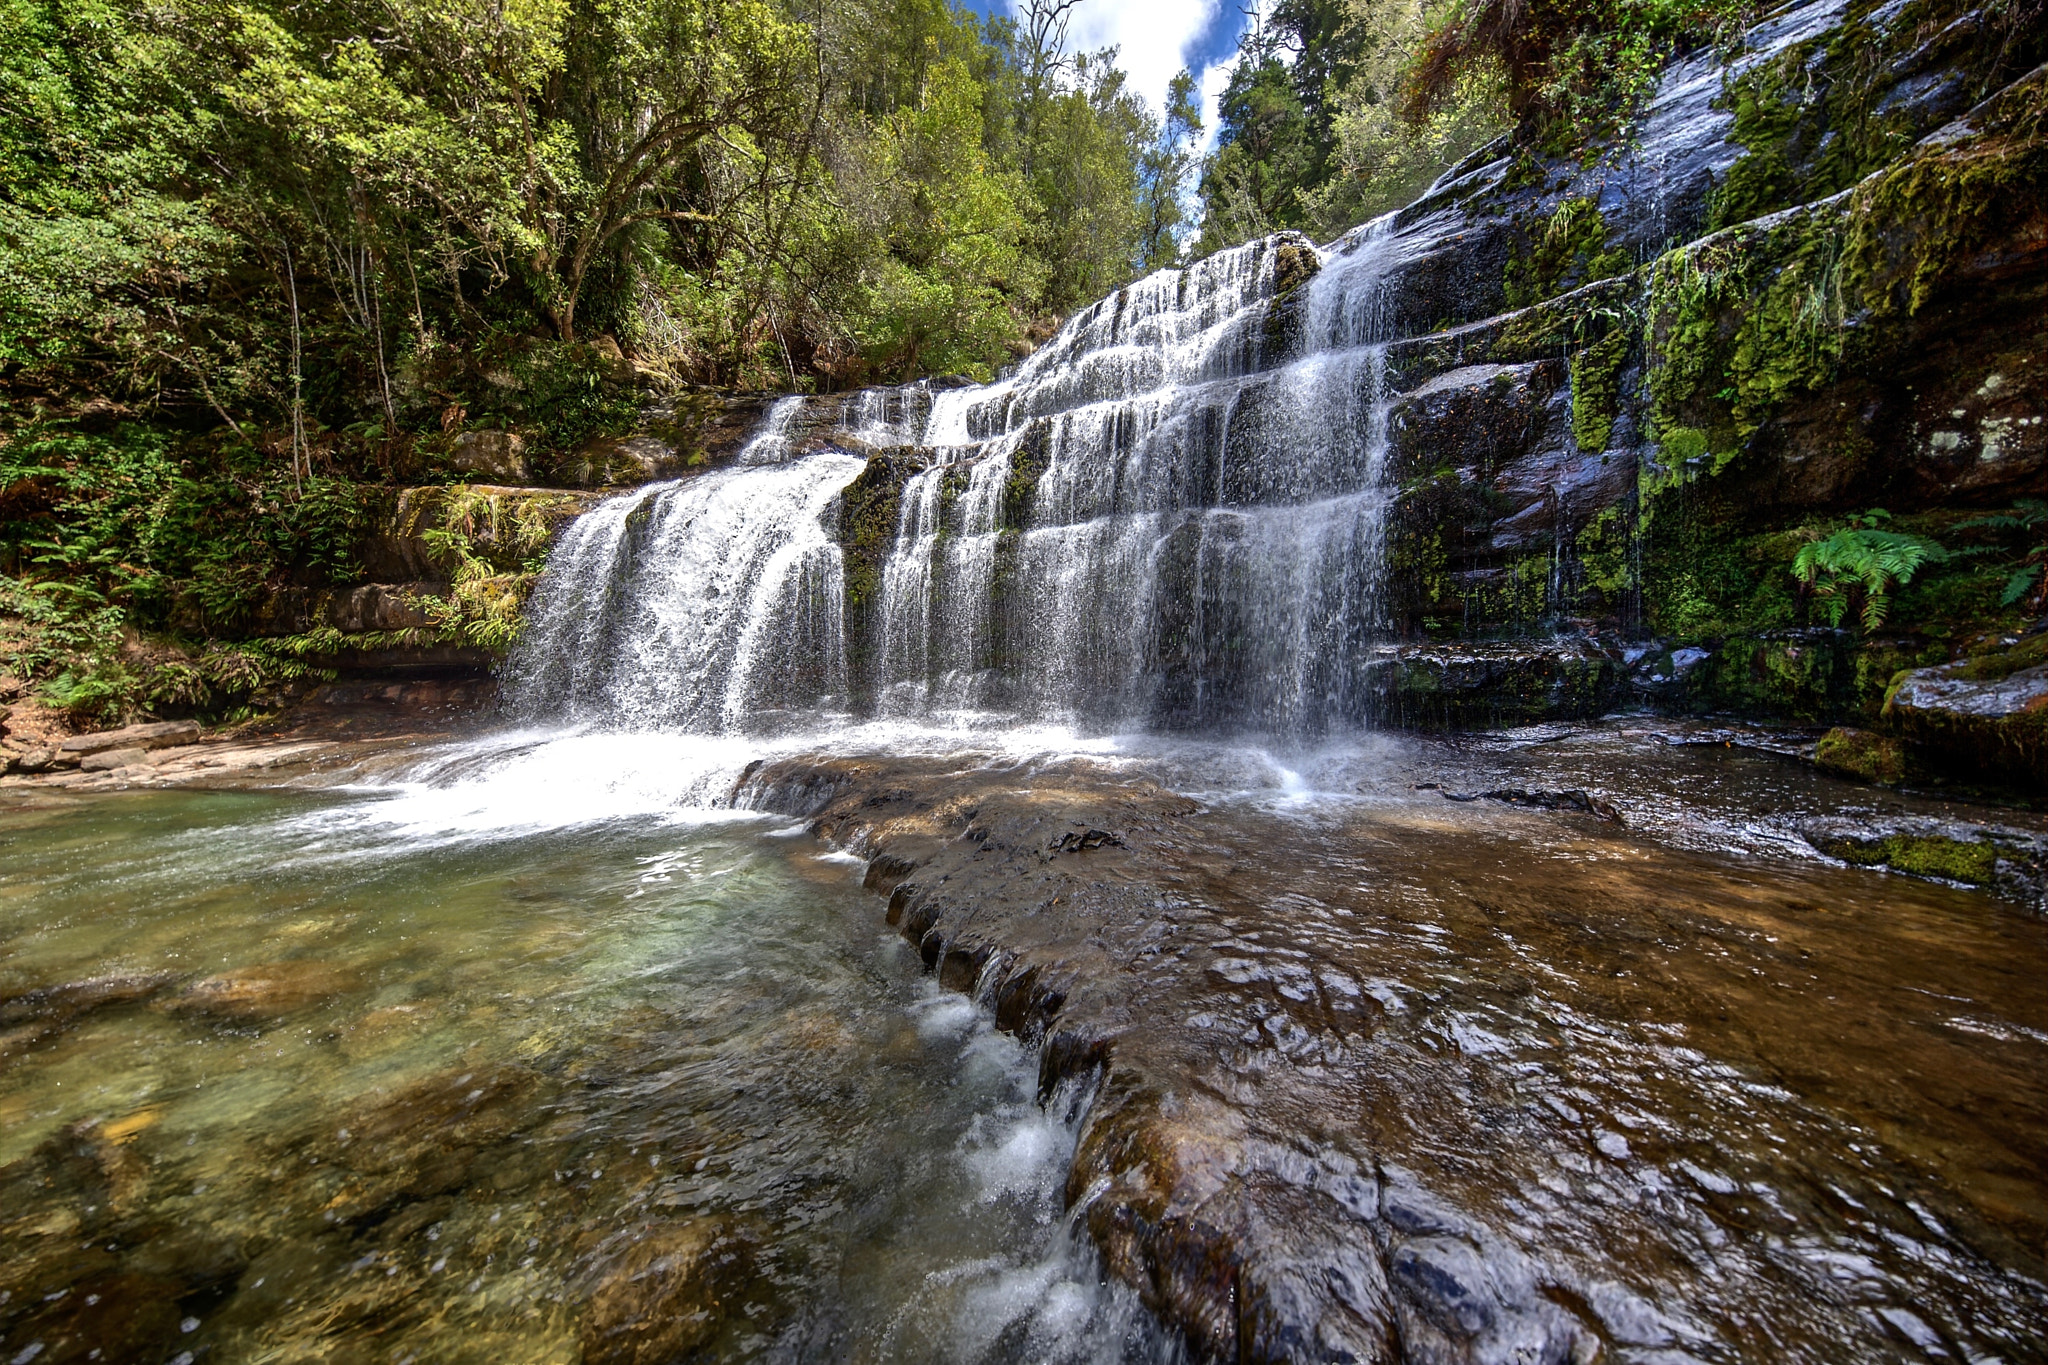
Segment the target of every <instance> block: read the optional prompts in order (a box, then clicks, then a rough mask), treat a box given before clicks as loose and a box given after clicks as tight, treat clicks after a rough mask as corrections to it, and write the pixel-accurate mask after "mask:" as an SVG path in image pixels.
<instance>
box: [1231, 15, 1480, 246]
mask: <svg viewBox="0 0 2048 1365" xmlns="http://www.w3.org/2000/svg"><path fill="white" fill-rule="evenodd" d="M1454 7H1455V5H1454V0H1429V3H1425V4H1423V5H1420V6H1414V7H1410V6H1404V5H1393V4H1388V3H1385V2H1384V0H1282V3H1280V4H1278V5H1276V6H1275V7H1274V9H1273V11H1272V12H1271V14H1270V15H1268V16H1265V17H1264V18H1263V19H1262V20H1261V21H1259V22H1257V23H1255V24H1254V25H1253V27H1252V28H1251V29H1250V30H1249V31H1248V32H1247V33H1246V34H1245V35H1244V37H1243V39H1242V40H1241V41H1240V58H1239V61H1238V64H1237V66H1236V68H1235V70H1234V71H1233V73H1232V76H1231V80H1230V84H1229V86H1228V87H1227V88H1226V89H1225V90H1224V92H1223V97H1222V100H1221V107H1220V112H1221V116H1222V126H1221V129H1220V131H1219V137H1218V146H1217V151H1216V152H1215V154H1214V155H1213V156H1211V157H1210V159H1209V162H1208V164H1207V165H1206V166H1205V167H1204V169H1203V175H1202V182H1201V194H1202V200H1203V205H1204V212H1203V219H1202V235H1201V243H1200V245H1201V248H1202V249H1203V250H1213V249H1215V248H1217V247H1223V246H1229V245H1232V244H1234V243H1238V242H1243V241H1247V240H1249V239H1250V238H1253V237H1257V236H1261V235H1263V234H1266V233H1269V232H1273V231H1276V230H1278V229H1281V228H1299V229H1302V230H1305V231H1309V232H1312V233H1315V234H1317V235H1321V236H1333V235H1335V234H1337V233H1339V232H1342V231H1343V230H1344V229H1346V228H1349V227H1351V226H1353V225H1354V224H1357V223H1360V222H1363V221H1365V220H1366V219H1368V218H1372V217H1376V216H1377V215H1379V214H1381V213H1384V212H1387V211H1388V210H1390V209H1394V208H1398V207H1400V206H1401V205H1403V204H1405V203H1407V202H1408V201H1409V200H1411V199H1413V198H1414V197H1415V196H1416V195H1417V194H1418V193H1420V192H1421V191H1422V190H1423V189H1424V188H1425V187H1426V186H1428V184H1429V183H1430V182H1431V181H1432V180H1434V179H1436V178H1437V176H1438V175H1440V174H1441V173H1442V172H1443V171H1445V170H1446V169H1447V168H1449V167H1450V166H1452V165H1454V164H1455V163H1457V162H1459V161H1461V160H1463V159H1464V158H1466V157H1467V156H1469V155H1470V154H1472V153H1473V152H1475V151H1477V150H1478V149H1480V148H1481V147H1483V146H1485V145H1486V144H1488V143H1489V142H1492V141H1493V140H1494V139H1495V138H1497V137H1498V136H1499V135H1500V134H1501V133H1503V132H1505V131H1506V130H1507V128H1508V122H1507V120H1506V118H1505V113H1506V99H1505V93H1506V92H1505V86H1504V85H1503V83H1502V82H1501V80H1500V73H1499V69H1498V67H1497V66H1495V65H1493V64H1491V63H1484V62H1481V63H1474V64H1473V65H1472V66H1471V67H1470V68H1469V69H1468V70H1465V71H1463V72H1461V73H1459V74H1458V75H1457V76H1456V77H1455V78H1453V79H1452V81H1451V83H1450V85H1449V86H1448V87H1447V88H1446V90H1445V92H1444V97H1443V99H1442V100H1440V101H1439V102H1438V103H1437V104H1436V105H1435V106H1433V107H1432V108H1431V109H1429V110H1428V111H1427V112H1426V113H1423V114H1421V115H1419V116H1418V117H1415V118H1404V117H1403V116H1402V112H1401V109H1400V103H1401V100H1400V91H1401V88H1402V87H1403V85H1404V84H1405V82H1406V81H1407V80H1408V76H1409V71H1410V69H1411V67H1412V66H1413V64H1414V62H1415V60H1416V58H1417V56H1418V53H1419V52H1420V50H1421V47H1422V43H1423V39H1424V36H1425V33H1426V31H1427V29H1428V27H1429V26H1430V25H1431V24H1432V23H1434V22H1436V21H1437V20H1438V19H1440V18H1441V17H1442V16H1443V15H1444V14H1446V13H1448V12H1449V11H1450V10H1452V9H1453V8H1454Z"/></svg>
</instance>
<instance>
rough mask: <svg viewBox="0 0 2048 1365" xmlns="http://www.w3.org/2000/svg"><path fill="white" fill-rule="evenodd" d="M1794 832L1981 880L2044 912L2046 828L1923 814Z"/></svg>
mask: <svg viewBox="0 0 2048 1365" xmlns="http://www.w3.org/2000/svg"><path fill="white" fill-rule="evenodd" d="M1799 835H1800V837H1801V838H1803V839H1805V840H1806V842H1807V843H1809V844H1811V845H1812V846H1813V847H1814V848H1815V849H1817V850H1819V851H1820V852H1822V853H1825V854H1827V855H1828V856H1829V857H1831V858H1840V859H1841V860H1842V861H1843V862H1845V863H1853V864H1855V865H1856V866H1858V867H1882V868H1888V869H1890V870H1891V871H1893V872H1903V873H1906V874H1907V875H1908V876H1914V877H1928V878H1933V879H1937V880H1940V881H1950V882H1961V883H1963V884H1964V885H1966V886H1981V887H1983V888H1985V889H1986V890H1989V891H1995V892H1997V893H1998V894H2000V895H2002V896H2005V897H2007V898H2008V899H2011V900H2016V901H2019V902H2020V903H2022V904H2024V905H2029V906H2031V907H2033V908H2034V909H2036V910H2039V911H2042V912H2044V913H2048V835H2042V834H2035V833H2032V832H2030V831H2028V830H2022V829H2013V828H2011V827H2009V826H2005V825H1992V824H1972V823H1967V822H1964V821H1960V820H1940V819H1934V818H1930V817H1925V816H1918V817H1916V816H1884V815H1870V816H1865V817H1861V818H1857V819H1845V818H1833V817H1830V818H1820V817H1815V818H1812V819H1808V820H1804V821H1802V822H1800V824H1799Z"/></svg>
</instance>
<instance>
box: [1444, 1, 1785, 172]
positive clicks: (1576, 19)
mask: <svg viewBox="0 0 2048 1365" xmlns="http://www.w3.org/2000/svg"><path fill="white" fill-rule="evenodd" d="M1752 13H1753V6H1752V5H1751V4H1750V3H1748V0H1533V3H1529V2H1526V0H1466V3H1463V4H1460V5H1455V6H1451V7H1449V8H1448V10H1447V11H1446V12H1445V14H1444V15H1443V17H1442V18H1440V19H1439V20H1437V22H1436V23H1435V24H1434V26H1433V27H1432V29H1431V31H1430V33H1429V36H1428V38H1427V39H1426V40H1425V42H1424V44H1423V47H1422V51H1421V53H1420V54H1419V56H1418V57H1417V59H1416V62H1415V65H1414V67H1413V69H1412V71H1411V73H1410V76H1409V83H1408V88H1407V91H1406V92H1405V93H1406V99H1407V107H1408V110H1409V112H1410V113H1411V114H1413V115H1416V116H1420V115H1423V114H1427V113H1429V112H1430V111H1432V110H1434V109H1437V108H1439V107H1441V106H1442V105H1443V104H1444V102H1445V101H1447V100H1449V99H1450V98H1452V97H1453V95H1454V92H1455V91H1456V89H1457V83H1458V81H1459V80H1460V79H1462V78H1463V77H1465V76H1466V75H1467V74H1468V73H1469V72H1470V71H1471V70H1472V69H1473V68H1475V67H1477V66H1480V65H1482V64H1498V67H1499V69H1500V70H1501V72H1502V75H1503V78H1504V80H1505V83H1506V87H1507V101H1508V107H1509V110H1510V111H1511V112H1512V114H1513V116H1514V117H1515V118H1516V119H1517V120H1519V121H1521V122H1522V124H1523V125H1524V126H1525V127H1528V128H1533V129H1535V130H1536V131H1538V132H1539V133H1541V134H1544V135H1547V136H1550V137H1552V138H1555V139H1557V140H1560V141H1563V142H1566V143H1569V144H1570V145H1572V146H1574V147H1586V146H1588V145H1590V144H1592V143H1594V142H1596V141H1598V140H1599V139H1600V138H1602V137H1604V136H1607V135H1609V134H1610V133H1611V132H1613V131H1615V130H1618V129H1619V128H1621V127H1623V126H1625V125H1626V124H1627V123H1628V121H1629V120H1630V119H1631V118H1633V116H1634V115H1635V113H1636V111H1637V110H1639V109H1640V108H1641V107H1642V105H1643V104H1644V102H1645V101H1646V100H1647V99H1648V97H1649V94H1650V91H1651V89H1652V88H1653V87H1654V86H1655V84H1656V80H1657V77H1658V75H1659V74H1661V73H1662V71H1663V69H1664V66H1665V64H1666V63H1668V62H1669V61H1670V60H1671V59H1672V58H1673V57H1674V56H1676V55H1678V54H1680V53H1682V52H1685V51H1688V50H1691V49H1696V48H1699V47H1702V46H1705V45H1707V44H1709V43H1714V42H1717V41H1726V40H1728V39H1731V38H1732V37H1733V36H1734V34H1735V33H1737V32H1738V31H1739V30H1740V28H1741V26H1742V25H1743V24H1744V23H1745V22H1747V20H1748V19H1749V18H1750V16H1751V14H1752Z"/></svg>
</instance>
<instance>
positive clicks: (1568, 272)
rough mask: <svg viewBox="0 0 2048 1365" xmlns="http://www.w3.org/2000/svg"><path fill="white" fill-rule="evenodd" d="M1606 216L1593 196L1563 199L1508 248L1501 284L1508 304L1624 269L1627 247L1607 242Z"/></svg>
mask: <svg viewBox="0 0 2048 1365" xmlns="http://www.w3.org/2000/svg"><path fill="white" fill-rule="evenodd" d="M1607 237H1608V230H1607V220H1606V219H1605V218H1603V217H1601V214H1600V209H1599V207H1598V206H1597V205H1596V204H1594V202H1593V201H1592V200H1591V199H1587V198H1583V197H1582V198H1577V199H1566V200H1564V201H1562V202H1561V203H1559V204H1558V206H1557V207H1556V208H1555V209H1554V210H1552V212H1551V214H1550V217H1549V218H1548V219H1546V220H1545V221H1544V222H1543V223H1542V224H1541V225H1540V226H1538V227H1537V228H1536V230H1535V231H1534V232H1532V233H1529V234H1528V235H1527V236H1526V237H1524V238H1521V239H1519V240H1517V242H1516V243H1515V246H1514V248H1513V250H1512V251H1511V252H1510V253H1509V256H1508V263H1507V267H1506V270H1505V272H1504V274H1503V276H1502V279H1501V288H1502V290H1503V292H1504V293H1505V294H1506V296H1507V302H1508V307H1510V308H1526V307H1528V306H1529V305H1531V304H1535V303H1541V302H1542V301H1543V300H1545V299H1549V298H1555V297H1556V296H1557V295H1559V294H1562V293H1565V292H1566V291H1568V290H1571V289H1575V288H1577V287H1578V286H1579V285H1582V284H1589V283H1591V282H1592V281H1594V280H1603V279H1607V278H1609V277H1611V276H1615V275H1619V274H1622V273H1624V272H1625V271H1627V270H1628V268H1629V265H1630V261H1629V258H1628V253H1627V252H1626V251H1622V250H1620V249H1618V248H1615V249H1610V248H1609V247H1608V246H1607Z"/></svg>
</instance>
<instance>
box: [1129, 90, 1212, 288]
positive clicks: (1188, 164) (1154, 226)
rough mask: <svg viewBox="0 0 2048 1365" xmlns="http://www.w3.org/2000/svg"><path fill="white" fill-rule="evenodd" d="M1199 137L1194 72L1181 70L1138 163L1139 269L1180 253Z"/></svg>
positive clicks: (1164, 262) (1199, 113)
mask: <svg viewBox="0 0 2048 1365" xmlns="http://www.w3.org/2000/svg"><path fill="white" fill-rule="evenodd" d="M1201 139H1202V106H1201V102H1200V91H1199V90H1198V89H1197V87H1196V85H1195V78H1194V76H1193V75H1192V74H1191V73H1189V72H1187V71H1181V72H1179V73H1178V74H1176V75H1175V76H1174V78H1173V80H1172V81H1171V82H1169V83H1168V85H1167V87H1166V119H1165V121H1164V122H1163V123H1162V124H1161V125H1160V129H1159V136H1158V137H1156V138H1154V139H1153V141H1152V145H1151V146H1150V147H1147V148H1146V149H1145V154H1144V156H1143V157H1142V158H1140V160H1139V164H1138V221H1139V236H1138V268H1139V269H1141V270H1156V269H1158V268H1159V267H1160V266H1163V265H1168V264H1170V263H1172V261H1173V260H1174V259H1175V258H1176V257H1177V256H1178V255H1179V254H1180V228H1181V225H1182V224H1183V223H1185V222H1186V221H1187V209H1186V207H1185V206H1184V204H1183V202H1182V201H1183V200H1184V199H1185V198H1186V197H1187V193H1188V190H1189V188H1190V185H1189V180H1190V177H1191V176H1192V175H1193V172H1194V169H1195V166H1196V164H1197V158H1196V156H1195V149H1196V148H1197V147H1198V146H1199V145H1200V144H1201Z"/></svg>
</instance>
